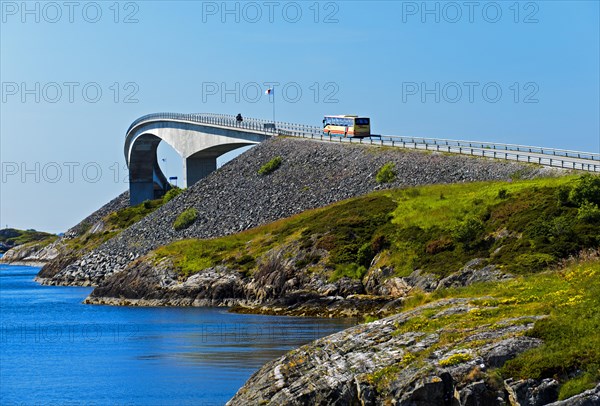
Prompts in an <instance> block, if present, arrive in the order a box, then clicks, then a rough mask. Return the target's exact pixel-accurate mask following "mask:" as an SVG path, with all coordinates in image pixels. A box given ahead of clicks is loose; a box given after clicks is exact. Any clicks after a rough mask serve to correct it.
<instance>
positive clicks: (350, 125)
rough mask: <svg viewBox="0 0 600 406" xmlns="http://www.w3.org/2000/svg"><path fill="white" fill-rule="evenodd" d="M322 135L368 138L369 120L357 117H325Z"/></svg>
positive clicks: (369, 134) (369, 131)
mask: <svg viewBox="0 0 600 406" xmlns="http://www.w3.org/2000/svg"><path fill="white" fill-rule="evenodd" d="M323 133H324V134H326V135H335V136H341V137H370V136H371V120H370V119H369V118H368V117H359V116H349V115H343V116H325V117H324V118H323Z"/></svg>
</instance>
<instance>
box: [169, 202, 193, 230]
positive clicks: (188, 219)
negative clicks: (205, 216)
mask: <svg viewBox="0 0 600 406" xmlns="http://www.w3.org/2000/svg"><path fill="white" fill-rule="evenodd" d="M197 218H198V210H196V209H195V208H194V207H190V208H189V209H185V210H184V211H183V212H182V213H181V214H180V215H179V216H177V218H176V219H175V222H174V223H173V228H174V229H175V230H177V231H179V230H183V229H184V228H188V227H189V226H191V225H192V224H193V223H194V221H196V219H197Z"/></svg>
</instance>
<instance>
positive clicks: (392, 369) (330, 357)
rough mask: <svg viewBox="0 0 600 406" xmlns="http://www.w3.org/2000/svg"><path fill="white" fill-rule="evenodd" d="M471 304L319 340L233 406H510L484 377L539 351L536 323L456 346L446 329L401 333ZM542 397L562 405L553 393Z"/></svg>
mask: <svg viewBox="0 0 600 406" xmlns="http://www.w3.org/2000/svg"><path fill="white" fill-rule="evenodd" d="M472 302H473V300H471V301H470V303H472ZM468 304H469V301H468V300H467V299H444V300H440V301H437V302H433V303H429V304H426V305H423V306H420V307H417V308H415V309H413V310H410V311H407V312H403V313H399V314H396V315H393V316H391V317H388V318H385V319H382V320H378V321H375V322H372V323H368V324H362V325H358V326H355V327H351V328H349V329H346V330H344V331H342V332H340V333H337V334H334V335H331V336H328V337H325V338H322V339H319V340H316V341H314V342H312V343H310V344H308V345H305V346H303V347H300V348H298V349H296V350H293V351H291V352H289V353H288V354H286V355H284V356H283V357H281V358H279V359H277V360H275V361H272V362H270V363H268V364H266V365H265V366H263V367H262V368H261V369H260V370H259V371H258V372H256V373H255V374H254V375H253V376H252V377H251V378H250V379H249V380H248V381H247V382H246V384H245V385H244V386H243V387H242V388H241V389H240V390H239V391H238V392H237V394H236V395H235V396H234V397H233V398H232V399H231V400H230V401H229V403H228V405H230V406H234V405H248V404H264V405H279V404H287V405H303V404H315V405H326V404H327V405H342V404H344V405H349V404H350V405H351V404H356V405H376V404H398V405H457V406H459V405H481V404H486V405H507V404H510V403H509V402H510V400H509V393H508V391H507V390H506V389H505V388H504V385H503V384H502V382H500V383H498V382H493V381H492V380H489V379H487V378H485V371H487V370H488V369H489V368H495V367H499V366H502V365H503V364H504V362H506V361H507V360H508V359H511V358H513V357H515V356H516V355H517V354H519V353H521V352H523V351H526V350H527V349H530V348H533V347H536V346H538V345H539V344H540V343H541V341H540V340H538V339H535V338H529V337H526V336H524V335H523V333H524V332H526V331H528V330H529V329H531V328H532V326H533V322H534V320H535V318H532V319H531V320H530V321H529V322H527V323H523V324H514V323H511V321H510V320H508V319H507V320H504V321H505V323H504V324H503V325H502V327H500V328H497V329H494V330H490V329H489V326H486V325H482V326H478V327H476V328H475V329H474V330H473V331H470V334H469V335H468V336H466V337H465V338H464V339H463V340H462V342H458V343H452V345H449V344H447V343H445V342H444V340H442V339H441V337H442V336H443V335H444V334H445V333H446V330H445V329H444V328H441V329H439V330H437V331H436V332H432V333H423V332H416V331H411V330H410V329H405V328H403V326H404V325H405V324H406V323H409V322H410V320H411V319H413V318H415V317H417V316H423V315H424V314H426V313H432V312H433V313H435V311H438V312H441V311H443V310H445V309H448V308H452V307H464V306H465V305H468ZM475 309H476V310H484V309H485V308H483V307H477V306H476V307H475ZM457 347H459V348H462V349H456V348H457ZM540 393H541V391H540ZM540 396H546V398H545V399H551V400H552V401H554V400H556V399H557V394H556V393H554V392H552V391H551V390H550V389H548V390H545V391H544V394H543V395H540ZM552 396H553V398H552Z"/></svg>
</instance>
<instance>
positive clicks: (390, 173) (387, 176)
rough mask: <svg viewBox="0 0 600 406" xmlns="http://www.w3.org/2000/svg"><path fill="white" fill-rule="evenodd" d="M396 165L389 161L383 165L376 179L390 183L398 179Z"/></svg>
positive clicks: (378, 181)
mask: <svg viewBox="0 0 600 406" xmlns="http://www.w3.org/2000/svg"><path fill="white" fill-rule="evenodd" d="M395 168H396V165H395V164H394V163H393V162H388V163H387V164H385V165H383V166H382V167H381V169H379V172H377V175H375V181H376V182H377V183H390V182H393V181H394V179H396V170H395Z"/></svg>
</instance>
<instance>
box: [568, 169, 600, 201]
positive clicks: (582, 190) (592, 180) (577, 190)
mask: <svg viewBox="0 0 600 406" xmlns="http://www.w3.org/2000/svg"><path fill="white" fill-rule="evenodd" d="M569 200H571V202H573V203H575V204H576V205H577V206H578V207H579V206H581V205H582V204H584V203H594V204H600V177H598V176H592V175H590V174H585V175H583V176H581V177H580V178H579V179H577V181H575V185H574V186H573V189H571V192H570V193H569Z"/></svg>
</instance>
